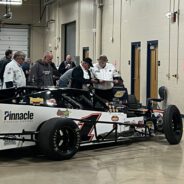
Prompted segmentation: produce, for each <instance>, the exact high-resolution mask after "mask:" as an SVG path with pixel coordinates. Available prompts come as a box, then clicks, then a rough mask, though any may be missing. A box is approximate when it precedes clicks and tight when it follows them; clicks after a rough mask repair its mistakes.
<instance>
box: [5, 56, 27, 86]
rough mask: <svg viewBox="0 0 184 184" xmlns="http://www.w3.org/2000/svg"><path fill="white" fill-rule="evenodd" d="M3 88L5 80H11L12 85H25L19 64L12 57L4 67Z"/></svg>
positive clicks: (24, 78)
mask: <svg viewBox="0 0 184 184" xmlns="http://www.w3.org/2000/svg"><path fill="white" fill-rule="evenodd" d="M3 78H4V83H3V88H4V89H5V88H6V85H5V83H6V82H13V86H14V87H21V86H26V77H25V74H24V72H23V70H22V68H21V66H20V65H19V64H18V63H17V62H16V61H15V60H14V59H13V60H12V61H11V62H10V63H8V64H7V65H6V67H5V71H4V76H3Z"/></svg>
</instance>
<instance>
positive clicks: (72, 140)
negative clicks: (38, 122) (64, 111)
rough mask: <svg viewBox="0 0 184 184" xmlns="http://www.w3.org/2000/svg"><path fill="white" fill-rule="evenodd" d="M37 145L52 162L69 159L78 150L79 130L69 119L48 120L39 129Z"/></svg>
mask: <svg viewBox="0 0 184 184" xmlns="http://www.w3.org/2000/svg"><path fill="white" fill-rule="evenodd" d="M38 145H39V148H40V149H41V151H42V152H43V154H45V155H46V156H48V157H49V158H51V159H53V160H64V159H70V158H71V157H73V156H74V155H75V154H76V152H77V151H78V149H79V145H80V130H79V128H78V126H77V124H76V123H75V122H74V121H72V120H70V119H61V118H53V119H50V120H48V121H46V122H45V123H44V124H43V125H42V127H41V129H40V132H39V135H38Z"/></svg>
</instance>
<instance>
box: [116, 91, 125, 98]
mask: <svg viewBox="0 0 184 184" xmlns="http://www.w3.org/2000/svg"><path fill="white" fill-rule="evenodd" d="M124 94H125V91H116V93H115V94H114V97H116V98H121V97H123V95H124Z"/></svg>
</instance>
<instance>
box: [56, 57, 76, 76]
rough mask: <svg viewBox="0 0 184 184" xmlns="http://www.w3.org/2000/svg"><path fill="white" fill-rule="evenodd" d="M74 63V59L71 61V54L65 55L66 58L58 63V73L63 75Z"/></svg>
mask: <svg viewBox="0 0 184 184" xmlns="http://www.w3.org/2000/svg"><path fill="white" fill-rule="evenodd" d="M75 66H76V65H75V63H74V61H72V57H71V55H67V56H66V60H65V61H63V62H62V63H61V64H60V65H59V69H58V71H59V73H60V75H63V74H64V73H65V72H66V71H67V70H69V69H71V68H74V67H75Z"/></svg>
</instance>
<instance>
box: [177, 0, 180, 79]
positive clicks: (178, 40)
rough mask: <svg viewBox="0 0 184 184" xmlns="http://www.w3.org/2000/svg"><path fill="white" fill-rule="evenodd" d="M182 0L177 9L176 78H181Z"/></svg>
mask: <svg viewBox="0 0 184 184" xmlns="http://www.w3.org/2000/svg"><path fill="white" fill-rule="evenodd" d="M179 15H180V0H178V9H177V26H178V27H177V59H176V60H177V63H176V79H177V80H178V79H179V43H180V34H179V33H180V19H179V18H180V17H179Z"/></svg>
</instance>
